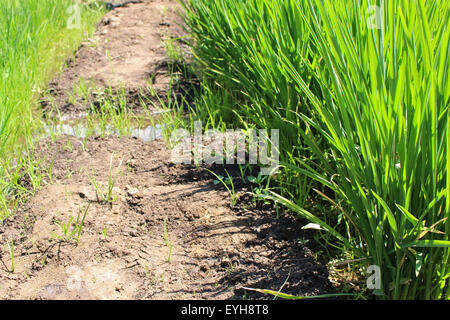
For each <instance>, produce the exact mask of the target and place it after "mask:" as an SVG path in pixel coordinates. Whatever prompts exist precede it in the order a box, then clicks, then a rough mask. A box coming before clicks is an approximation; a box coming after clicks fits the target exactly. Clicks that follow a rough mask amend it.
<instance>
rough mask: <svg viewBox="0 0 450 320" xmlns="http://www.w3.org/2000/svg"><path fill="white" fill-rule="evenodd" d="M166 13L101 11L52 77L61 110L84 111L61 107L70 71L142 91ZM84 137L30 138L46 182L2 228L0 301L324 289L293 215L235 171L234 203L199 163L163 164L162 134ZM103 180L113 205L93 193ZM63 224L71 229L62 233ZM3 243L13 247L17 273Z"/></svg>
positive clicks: (154, 5)
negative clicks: (264, 204)
mask: <svg viewBox="0 0 450 320" xmlns="http://www.w3.org/2000/svg"><path fill="white" fill-rule="evenodd" d="M163 6H165V7H167V8H169V9H167V10H163V12H165V13H167V14H166V15H164V14H162V13H161V10H162V7H163ZM174 9H175V4H174V2H146V3H144V4H137V5H132V6H129V7H128V8H121V9H117V10H115V11H113V12H110V13H109V14H108V15H107V16H106V17H105V18H104V19H103V23H102V24H100V26H99V30H98V32H97V33H96V37H95V39H94V40H92V41H95V42H96V43H98V46H97V47H96V48H95V49H94V48H90V47H89V46H86V45H83V46H82V47H81V48H80V51H79V52H78V53H77V56H76V60H75V61H74V62H72V64H71V65H70V66H69V68H68V69H67V70H66V71H65V72H64V73H63V74H62V75H61V76H60V77H59V78H58V79H56V80H55V81H54V82H53V88H57V89H54V91H53V95H54V98H55V99H56V100H58V101H60V102H61V104H59V107H60V108H61V110H62V112H63V113H64V112H67V113H74V112H78V111H80V110H82V109H79V108H78V107H80V106H82V104H80V106H78V107H77V106H68V105H64V103H63V102H64V99H66V98H67V95H66V90H70V88H71V86H72V85H73V81H76V80H77V77H78V76H82V77H92V79H94V80H95V81H96V83H98V84H106V83H109V82H110V81H112V82H114V81H117V82H116V85H123V83H124V84H126V85H127V86H128V88H129V89H130V90H141V89H142V88H143V86H145V79H146V76H148V74H149V72H152V71H151V70H157V69H158V67H157V66H158V65H161V62H164V60H165V59H167V58H166V57H165V55H164V49H163V48H162V47H161V44H160V37H161V34H162V33H164V32H165V31H164V32H163V31H161V30H165V29H164V28H170V26H172V25H173V21H174V20H170V19H179V18H175V15H174V12H175V11H174ZM170 17H172V18H170ZM107 21H109V22H107ZM167 24H168V25H169V26H167ZM177 30H179V29H176V28H175V29H174V32H178V31H177ZM106 35H108V39H109V41H108V42H107V43H104V42H103V41H104V39H105V38H104V37H105V36H106ZM105 48H108V50H110V55H111V57H116V58H114V59H112V62H113V65H114V70H115V71H116V72H117V73H116V72H114V73H110V72H109V67H108V65H107V64H106V62H105V59H104V56H102V54H101V52H102V50H104V49H105ZM118 71H120V72H118ZM161 76H162V77H164V74H161ZM120 83H121V84H120ZM157 83H158V81H157ZM160 83H161V84H162V85H161V87H160V89H161V90H164V81H161V82H160ZM83 141H84V140H80V139H78V138H77V137H73V136H61V137H59V138H58V139H57V140H56V141H52V140H51V139H49V138H47V139H43V140H41V141H40V142H39V143H38V144H37V145H36V147H35V156H36V158H37V159H40V160H41V162H42V163H43V164H44V167H47V168H48V167H49V164H51V163H53V166H52V174H51V177H52V179H51V181H50V180H49V181H47V182H48V184H47V185H46V186H45V187H43V188H42V189H40V190H39V191H38V192H37V193H36V194H35V195H34V196H32V197H30V198H29V199H28V201H27V202H26V203H25V204H22V205H20V206H19V208H18V212H17V213H16V214H15V215H14V216H13V217H11V218H9V219H7V220H5V221H4V222H3V225H2V226H1V227H0V243H1V244H2V246H1V247H0V298H5V299H258V298H262V299H264V298H267V296H263V295H262V294H259V293H255V292H252V291H247V290H244V289H243V287H252V288H268V289H272V290H278V289H280V288H281V287H282V286H283V284H284V286H283V292H286V293H291V294H297V295H315V294H321V293H327V292H329V291H330V289H331V287H330V283H329V281H328V273H327V270H326V268H325V267H324V266H321V265H319V264H317V263H316V262H315V260H314V256H313V254H312V252H311V251H310V249H309V248H308V246H307V241H306V240H307V237H306V235H305V233H304V231H302V230H301V226H302V225H301V223H299V222H298V221H296V220H295V219H294V218H292V217H283V218H279V219H277V218H276V214H275V212H274V210H272V209H270V208H269V209H267V208H266V209H262V208H257V207H255V206H253V204H252V201H251V199H250V198H249V197H247V196H245V191H246V186H245V184H239V183H238V180H239V178H238V177H237V176H236V177H235V181H236V187H237V188H238V191H239V192H240V194H241V195H242V196H241V200H240V201H239V202H238V203H237V205H235V206H232V205H231V200H230V197H229V195H228V193H227V192H226V191H225V190H224V189H223V187H221V186H220V185H215V184H214V183H213V179H212V176H211V174H210V173H209V172H208V171H206V170H205V169H204V168H195V167H193V166H186V165H174V164H173V163H171V161H170V150H168V149H167V147H166V146H165V145H164V143H163V142H162V141H153V142H150V143H146V142H143V141H141V140H138V139H133V138H125V137H121V138H119V137H115V136H109V137H106V138H99V137H91V138H89V139H88V140H87V142H83ZM111 159H112V162H110V161H111ZM110 163H112V165H111V166H110ZM110 168H111V170H110ZM213 169H214V170H220V168H219V167H216V168H213ZM228 169H229V171H230V172H231V174H232V175H236V174H237V172H235V171H236V170H234V171H233V168H228ZM110 177H112V178H114V179H113V180H114V183H113V184H109V183H108V181H109V180H110ZM29 183H30V182H29V181H27V180H26V179H24V180H23V181H22V184H23V186H25V187H27V185H28V184H29ZM95 185H97V186H98V189H97V188H96V187H95ZM108 185H110V186H111V187H113V188H112V190H111V191H112V198H113V201H110V202H108V201H103V200H104V195H102V193H103V194H107V193H108V192H107V189H108ZM105 198H107V196H105ZM83 216H85V219H84V223H83V225H82V228H79V229H78V230H79V231H80V235H79V237H78V234H77V232H75V233H74V234H73V235H71V234H70V233H71V231H72V230H74V229H73V228H74V225H73V224H72V225H71V224H70V223H69V222H70V221H71V220H70V218H71V217H73V219H74V220H77V217H78V218H79V222H80V221H81V220H82V218H83ZM64 226H70V227H69V228H68V230H67V231H66V232H65V231H64ZM78 226H81V223H79V224H78ZM75 231H77V230H76V229H75ZM77 240H78V241H77ZM8 243H10V244H11V243H14V247H13V248H14V249H13V252H14V272H12V265H13V264H12V261H11V258H10V251H9V247H8V246H7V244H8Z"/></svg>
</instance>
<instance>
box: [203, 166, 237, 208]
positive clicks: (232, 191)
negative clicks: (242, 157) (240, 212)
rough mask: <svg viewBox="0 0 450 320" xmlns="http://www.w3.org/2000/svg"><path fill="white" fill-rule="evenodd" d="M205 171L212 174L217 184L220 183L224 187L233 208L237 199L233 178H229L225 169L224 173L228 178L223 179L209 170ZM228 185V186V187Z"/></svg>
mask: <svg viewBox="0 0 450 320" xmlns="http://www.w3.org/2000/svg"><path fill="white" fill-rule="evenodd" d="M206 170H207V171H208V172H210V173H211V174H213V175H214V176H215V177H216V178H217V183H219V182H220V183H222V184H223V185H224V186H225V188H226V189H227V191H228V193H229V194H230V197H231V203H232V205H233V206H234V205H235V204H236V203H237V201H238V199H239V197H238V195H237V193H236V190H235V189H234V183H233V178H231V176H230V174H229V173H228V171H227V170H226V169H225V172H226V174H227V176H228V177H227V178H225V179H224V177H222V176H220V175H218V174H216V173H214V172H212V171H211V170H209V169H206ZM228 185H230V187H229V186H228Z"/></svg>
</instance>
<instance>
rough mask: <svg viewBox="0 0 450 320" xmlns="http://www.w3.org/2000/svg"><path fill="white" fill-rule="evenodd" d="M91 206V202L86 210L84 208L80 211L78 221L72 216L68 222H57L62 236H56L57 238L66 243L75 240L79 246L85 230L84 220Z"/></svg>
mask: <svg viewBox="0 0 450 320" xmlns="http://www.w3.org/2000/svg"><path fill="white" fill-rule="evenodd" d="M90 205H91V203H90V202H89V203H88V205H87V206H86V208H84V207H83V208H79V209H78V215H77V219H76V220H74V218H73V217H72V216H70V218H69V220H68V221H67V222H64V221H57V222H56V224H57V225H58V226H59V228H60V231H61V233H62V235H56V237H57V238H58V239H60V240H61V241H64V242H69V241H71V240H75V242H76V244H78V243H79V241H80V236H81V232H82V230H83V226H84V220H85V218H86V214H87V212H88V210H89V207H90Z"/></svg>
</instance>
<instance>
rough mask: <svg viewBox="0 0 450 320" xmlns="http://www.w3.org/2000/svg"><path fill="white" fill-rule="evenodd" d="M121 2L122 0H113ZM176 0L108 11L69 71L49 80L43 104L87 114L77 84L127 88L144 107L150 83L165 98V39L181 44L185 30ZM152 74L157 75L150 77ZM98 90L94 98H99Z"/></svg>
mask: <svg viewBox="0 0 450 320" xmlns="http://www.w3.org/2000/svg"><path fill="white" fill-rule="evenodd" d="M112 2H115V3H120V2H123V1H121V0H116V1H112ZM178 10H179V5H178V4H177V2H176V1H156V2H153V1H144V2H143V3H137V4H129V5H128V6H126V7H121V8H117V9H114V10H112V11H110V12H108V13H107V14H106V15H105V16H104V18H103V19H102V20H101V21H100V23H99V25H98V27H97V31H96V32H95V34H94V36H93V37H92V38H91V39H88V40H87V41H85V42H84V43H83V44H82V45H81V47H80V48H79V50H78V51H77V52H76V54H75V57H74V59H70V60H69V61H68V63H67V68H66V69H65V70H64V72H63V73H62V74H61V75H60V76H59V77H57V78H56V79H54V80H53V81H52V82H50V83H49V85H48V92H49V94H48V96H46V97H44V99H43V101H42V106H43V108H44V110H47V112H48V113H49V112H50V111H52V110H53V109H54V108H57V109H58V111H59V113H58V115H59V114H62V115H63V116H65V117H66V118H76V117H79V116H83V115H84V113H83V111H85V110H86V108H87V107H88V104H87V103H86V101H84V100H83V99H82V98H81V97H79V96H77V97H75V100H76V101H75V102H74V101H73V99H70V95H71V94H72V93H73V91H74V90H73V89H74V87H76V86H77V85H78V84H80V81H83V86H94V87H98V88H100V89H101V88H108V89H109V88H111V89H112V91H120V90H124V91H125V92H126V95H127V100H128V104H129V105H131V106H133V105H134V106H135V107H137V108H138V107H139V97H148V96H149V91H150V86H151V87H152V90H154V91H156V93H157V94H159V95H160V96H162V97H164V96H165V91H166V90H167V89H168V86H169V70H168V58H167V54H166V49H165V48H164V42H163V40H165V39H172V40H173V41H175V42H176V43H177V44H178V45H179V46H180V47H181V48H186V45H184V37H185V33H184V30H183V28H182V27H181V25H182V19H181V17H180V16H179V15H178ZM150 79H151V80H150ZM95 95H96V92H93V93H92V96H91V98H92V99H95V98H96V96H95Z"/></svg>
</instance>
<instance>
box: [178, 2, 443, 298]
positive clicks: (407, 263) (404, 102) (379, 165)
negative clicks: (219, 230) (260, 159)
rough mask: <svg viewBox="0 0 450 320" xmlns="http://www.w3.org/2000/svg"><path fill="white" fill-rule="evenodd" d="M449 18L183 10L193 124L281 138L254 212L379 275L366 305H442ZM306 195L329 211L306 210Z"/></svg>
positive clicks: (406, 11) (365, 6)
mask: <svg viewBox="0 0 450 320" xmlns="http://www.w3.org/2000/svg"><path fill="white" fill-rule="evenodd" d="M449 18H450V5H449V3H448V2H446V1H443V0H434V1H424V0H413V1H409V0H378V1H371V2H369V1H367V0H350V1H348V0H337V1H336V0H334V1H331V0H302V1H290V0H278V1H264V0H259V1H257V0H249V1H245V2H239V1H222V0H216V1H206V0H191V1H189V2H188V3H187V4H186V6H185V20H186V23H187V25H188V28H189V31H190V32H191V33H192V34H193V38H194V40H195V41H194V44H193V50H194V53H195V57H196V62H197V63H198V65H199V67H198V70H199V73H200V74H201V75H203V77H204V80H203V88H202V92H203V93H206V98H204V97H205V95H204V96H203V97H202V100H201V101H200V106H201V108H198V109H196V110H193V114H194V115H196V116H197V117H200V118H203V119H207V120H208V121H209V123H210V124H211V126H213V127H223V123H226V124H234V125H236V124H244V125H245V126H247V127H250V126H254V127H260V128H277V129H280V149H281V150H280V151H281V155H280V156H281V157H280V158H281V160H282V165H283V167H284V168H286V169H285V170H284V171H283V174H282V175H281V176H280V177H278V178H277V181H275V182H276V183H277V185H278V190H277V193H274V192H271V193H270V194H269V195H267V196H265V197H266V199H270V200H273V201H275V202H277V203H280V204H283V205H285V206H286V207H288V208H290V209H291V210H293V211H295V212H297V213H298V214H299V215H301V216H303V217H306V218H307V219H309V220H310V221H311V222H313V223H316V224H319V225H320V226H321V227H322V229H323V230H325V231H327V232H328V233H329V234H330V235H331V236H333V237H334V238H336V239H337V242H339V243H341V247H342V250H343V252H348V253H349V254H350V255H351V256H352V257H354V258H356V259H357V261H358V263H359V264H360V265H362V266H364V265H365V266H369V265H376V266H378V267H379V268H380V270H381V278H382V279H381V287H380V288H379V290H378V291H377V293H378V297H379V298H384V299H449V295H450V285H449V282H450V279H449V278H450V264H449V255H450V249H449V248H450V241H449V235H450V219H449V216H450V177H449V175H448V174H447V173H446V171H448V170H449V169H450V160H449V159H448V157H447V152H448V147H450V134H449V131H448V130H449V129H448V124H449V121H450V120H449V119H450V118H449V112H450V110H449V105H450V81H449V79H448V70H449V56H450V43H449V39H450V29H449V27H448V21H449V20H450V19H449ZM305 186H309V187H305ZM311 190H315V191H316V192H315V194H317V195H318V196H320V197H322V198H323V201H327V202H328V201H329V202H331V203H332V205H333V206H334V207H335V208H336V210H335V211H334V212H331V213H330V212H329V211H327V212H320V206H319V210H318V209H317V207H316V209H314V210H311V208H308V203H309V201H308V200H309V199H311V198H312V197H313V196H314V197H316V198H317V196H315V195H314V194H313V193H311ZM323 211H325V210H323ZM339 221H343V223H339Z"/></svg>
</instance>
